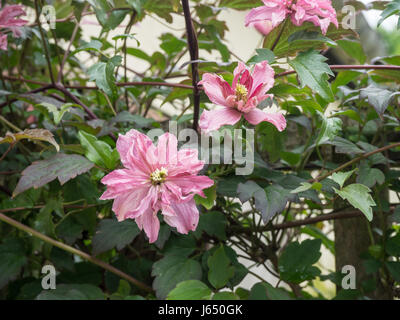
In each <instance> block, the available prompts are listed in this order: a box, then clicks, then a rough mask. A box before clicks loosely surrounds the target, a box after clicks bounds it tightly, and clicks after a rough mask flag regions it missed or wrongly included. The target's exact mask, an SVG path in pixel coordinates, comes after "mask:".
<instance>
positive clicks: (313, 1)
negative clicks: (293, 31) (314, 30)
mask: <svg viewBox="0 0 400 320" xmlns="http://www.w3.org/2000/svg"><path fill="white" fill-rule="evenodd" d="M292 10H293V13H292V15H291V19H292V22H293V23H294V24H295V25H296V26H301V25H302V24H303V23H304V22H305V21H309V22H312V23H313V24H314V25H315V26H319V27H321V30H322V33H323V34H326V32H327V31H328V27H329V25H330V24H331V23H333V24H334V25H335V26H336V28H338V27H339V23H338V21H337V18H336V11H335V9H334V8H333V7H332V4H331V1H330V0H297V2H296V3H294V4H293V5H292Z"/></svg>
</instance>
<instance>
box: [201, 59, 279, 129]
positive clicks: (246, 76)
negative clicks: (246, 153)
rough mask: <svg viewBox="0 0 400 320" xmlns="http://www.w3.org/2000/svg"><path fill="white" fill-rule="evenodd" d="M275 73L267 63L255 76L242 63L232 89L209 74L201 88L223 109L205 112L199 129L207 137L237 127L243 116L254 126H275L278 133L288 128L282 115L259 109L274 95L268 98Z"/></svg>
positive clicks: (258, 65) (204, 77)
mask: <svg viewBox="0 0 400 320" xmlns="http://www.w3.org/2000/svg"><path fill="white" fill-rule="evenodd" d="M274 75H275V73H274V70H273V69H272V68H271V66H270V65H269V64H268V62H267V61H263V62H261V63H258V64H256V66H255V67H254V70H253V72H252V73H251V72H250V71H249V69H248V68H247V67H246V66H245V65H244V64H243V63H241V62H239V64H238V66H237V67H236V69H235V70H234V73H233V76H234V78H233V82H232V86H230V85H229V83H228V82H226V81H225V80H224V79H222V78H221V77H220V76H218V75H216V74H210V73H206V74H204V75H203V79H202V81H201V82H200V84H202V85H203V88H204V91H205V93H206V94H207V96H208V97H209V98H210V100H211V102H213V103H215V104H217V105H219V106H222V107H223V108H222V109H219V110H213V111H204V112H203V113H202V115H201V118H200V123H199V126H200V128H201V129H202V130H203V132H204V133H209V132H210V131H213V130H218V129H219V128H220V127H222V126H224V125H233V124H235V123H237V122H238V121H239V120H240V119H241V117H242V115H243V117H244V118H245V119H246V120H247V121H248V122H249V123H251V124H253V125H257V124H259V123H260V122H262V121H268V122H270V123H272V124H273V125H274V126H275V127H276V128H277V129H278V130H279V131H282V130H284V129H285V127H286V120H285V117H284V116H283V115H282V114H280V113H265V112H263V111H262V110H260V109H257V105H258V104H259V103H260V102H262V101H264V100H265V99H267V98H272V95H270V94H266V92H267V91H268V90H269V89H271V88H272V87H273V85H274Z"/></svg>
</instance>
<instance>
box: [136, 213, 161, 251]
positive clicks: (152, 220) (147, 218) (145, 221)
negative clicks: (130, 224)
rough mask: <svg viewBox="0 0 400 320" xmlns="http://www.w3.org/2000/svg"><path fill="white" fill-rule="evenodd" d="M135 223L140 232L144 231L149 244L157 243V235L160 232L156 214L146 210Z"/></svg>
mask: <svg viewBox="0 0 400 320" xmlns="http://www.w3.org/2000/svg"><path fill="white" fill-rule="evenodd" d="M135 221H136V223H137V225H138V227H139V229H140V230H143V229H144V232H145V233H146V235H147V237H148V238H149V242H150V243H153V242H156V241H157V238H158V233H159V231H160V221H159V220H158V217H157V214H156V213H154V212H152V211H151V210H148V211H146V212H145V213H143V214H142V215H141V216H140V217H137V218H136V220H135Z"/></svg>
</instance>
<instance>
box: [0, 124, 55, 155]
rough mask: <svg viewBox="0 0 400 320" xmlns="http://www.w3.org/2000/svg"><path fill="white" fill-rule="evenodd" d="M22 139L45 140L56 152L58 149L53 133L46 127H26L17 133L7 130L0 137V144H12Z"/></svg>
mask: <svg viewBox="0 0 400 320" xmlns="http://www.w3.org/2000/svg"><path fill="white" fill-rule="evenodd" d="M22 139H29V140H40V141H47V142H48V143H51V144H52V145H53V146H54V147H55V148H56V150H57V152H58V151H60V146H59V145H58V143H57V142H56V140H54V136H53V134H52V133H51V132H50V131H49V130H46V129H26V130H24V131H21V132H17V133H10V132H7V133H6V135H5V137H4V138H2V137H0V144H2V143H9V144H13V143H16V142H18V141H20V140H22Z"/></svg>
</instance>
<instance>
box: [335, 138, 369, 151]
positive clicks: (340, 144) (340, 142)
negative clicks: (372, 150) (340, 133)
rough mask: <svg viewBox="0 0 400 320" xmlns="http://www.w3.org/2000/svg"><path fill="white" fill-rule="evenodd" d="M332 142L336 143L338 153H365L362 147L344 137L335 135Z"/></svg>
mask: <svg viewBox="0 0 400 320" xmlns="http://www.w3.org/2000/svg"><path fill="white" fill-rule="evenodd" d="M330 144H332V145H334V146H335V147H336V148H335V151H336V152H337V153H346V154H360V153H364V151H363V150H362V149H360V148H359V147H357V145H355V144H354V143H353V142H351V141H349V140H347V139H344V138H342V137H335V138H334V139H333V140H332V141H331V142H330Z"/></svg>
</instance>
